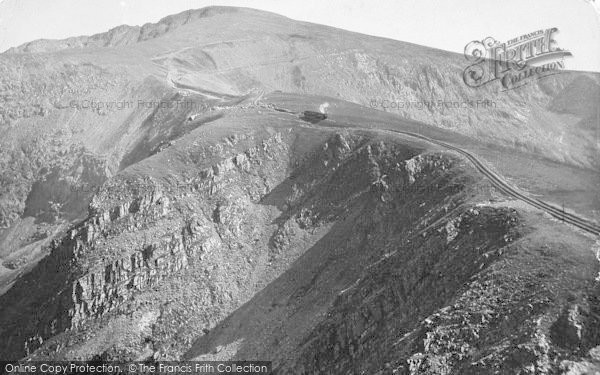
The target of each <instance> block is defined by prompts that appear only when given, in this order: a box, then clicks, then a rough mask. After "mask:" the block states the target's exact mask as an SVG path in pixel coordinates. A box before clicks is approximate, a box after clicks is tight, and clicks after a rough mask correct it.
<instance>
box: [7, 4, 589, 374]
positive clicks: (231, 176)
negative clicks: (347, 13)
mask: <svg viewBox="0 0 600 375" xmlns="http://www.w3.org/2000/svg"><path fill="white" fill-rule="evenodd" d="M224 24H226V25H229V24H231V25H233V24H235V25H237V26H236V27H237V28H223V27H222V25H224ZM290 29H293V30H294V32H293V33H290ZM206 30H210V31H211V32H208V33H206V32H205V31H206ZM213 30H216V31H218V32H216V31H215V32H214V33H213V32H212V31H213ZM240 30H242V31H240ZM242 32H243V35H242V36H243V38H242V37H240V33H242ZM190 35H193V36H194V37H193V38H192V39H190ZM198 36H199V38H200V40H201V44H196V43H197V39H196V37H198ZM190 40H193V42H190ZM190 43H193V44H192V45H190ZM115 46H128V48H127V49H119V50H118V51H120V52H122V53H116V52H115V51H116V49H114V48H113V47H115ZM66 49H69V50H68V51H66ZM36 51H54V52H48V53H45V54H43V55H42V54H40V53H38V52H36ZM90 51H94V53H93V54H90ZM96 52H97V53H96ZM67 55H68V56H69V58H68V63H66V62H65V61H66V60H65V56H67ZM90 56H91V57H90ZM42 57H43V58H42ZM14 67H23V69H21V70H15V68H14ZM462 67H463V66H462V58H461V57H460V56H459V57H457V56H455V55H453V54H450V53H445V52H440V51H432V50H429V49H425V48H421V47H418V46H413V45H407V44H402V43H395V42H391V41H385V40H381V39H377V38H372V37H367V36H356V35H354V34H352V35H350V34H347V33H346V32H343V31H340V30H333V29H331V28H326V27H317V26H314V25H308V24H303V23H297V22H294V21H291V20H289V19H286V18H284V17H278V16H273V15H271V14H267V13H263V12H258V11H250V10H243V9H237V10H233V9H229V8H209V9H207V10H201V11H194V12H186V13H183V14H181V15H177V16H173V17H168V18H166V19H164V20H162V21H160V22H159V23H158V24H156V25H146V26H144V27H142V28H128V27H121V28H117V29H114V30H112V31H110V32H109V33H106V34H102V35H97V36H92V37H82V38H75V39H71V40H67V41H58V42H34V43H31V44H29V45H27V46H24V47H21V48H18V49H15V50H13V51H11V52H10V53H6V54H2V55H0V71H1V72H2V75H1V78H0V91H1V93H0V94H1V95H0V107H1V108H2V110H1V111H0V127H2V129H3V130H5V131H6V132H5V137H3V138H2V139H0V168H1V170H2V177H3V178H2V179H0V189H1V192H2V195H1V196H0V225H1V226H2V227H3V228H5V229H6V230H7V231H9V232H10V233H9V235H6V234H5V233H0V241H5V239H6V238H9V237H10V238H15V237H19V236H20V235H21V232H19V231H18V230H17V229H20V228H16V229H15V223H19V224H22V225H23V227H27V228H25V229H23V233H25V234H27V236H29V237H28V238H30V239H33V240H34V242H33V243H31V244H30V243H27V244H24V245H23V246H20V245H19V244H17V245H15V246H12V243H11V246H12V247H11V249H12V248H15V249H17V250H16V251H13V252H15V253H18V252H19V251H24V250H23V249H25V250H28V251H29V250H31V253H32V254H35V255H36V257H33V256H32V258H35V261H31V262H30V263H26V264H22V263H21V262H19V259H21V258H15V259H10V261H7V262H2V263H3V264H6V265H8V266H10V268H11V269H10V272H13V271H14V273H12V274H11V275H12V276H14V277H12V278H11V279H10V280H8V279H1V280H2V281H6V280H8V282H6V289H2V292H4V291H5V290H6V292H5V293H3V294H2V295H0V337H2V339H1V340H0V358H3V359H23V358H26V359H31V360H36V359H82V360H89V359H98V358H102V359H106V360H129V359H135V360H141V361H145V360H152V361H165V360H176V359H183V358H186V359H187V358H192V359H235V360H240V359H257V358H260V359H264V360H271V361H273V363H274V365H275V367H276V369H277V371H278V373H307V374H313V373H333V374H335V373H373V374H392V373H396V374H449V373H461V374H462V373H464V374H479V373H502V372H505V373H521V374H529V373H531V374H534V373H536V374H553V373H558V372H559V371H563V372H567V371H571V372H572V373H576V372H577V371H580V372H581V371H587V370H589V369H594V368H595V367H597V365H598V363H599V361H600V359H599V358H600V356H599V355H598V347H599V346H600V335H599V334H598V332H600V329H599V327H600V318H599V317H600V298H599V296H600V294H599V292H598V286H597V283H596V282H595V281H594V279H595V278H596V276H597V275H598V263H597V259H596V257H595V256H596V254H594V253H593V252H592V251H590V248H591V246H592V244H591V243H592V240H591V239H589V238H587V237H585V236H584V235H582V234H579V233H577V232H575V231H573V230H572V229H571V228H569V227H568V226H566V225H565V224H563V223H558V222H553V221H550V220H548V219H547V218H546V217H543V216H541V215H540V214H539V212H537V211H532V210H529V209H527V208H523V207H522V206H519V204H518V203H517V202H512V201H507V200H505V197H503V195H502V192H499V191H495V190H494V188H493V187H492V186H491V185H489V184H488V183H486V182H485V181H483V180H482V179H481V176H480V175H479V174H478V173H477V172H476V170H475V169H473V168H472V167H471V164H469V163H468V162H467V160H463V159H461V158H460V157H459V155H457V154H454V153H453V152H449V151H442V149H441V148H436V147H437V146H433V145H430V144H429V143H427V142H424V141H423V142H421V140H417V139H413V137H408V136H406V137H405V136H400V135H397V134H396V133H394V134H391V133H390V132H386V131H385V129H388V130H389V129H390V128H389V127H388V128H383V130H382V128H378V126H380V125H381V123H382V122H387V123H388V124H391V125H392V126H397V127H398V128H399V129H402V130H407V131H419V132H421V131H423V132H428V133H427V134H428V135H431V134H435V135H442V136H444V137H447V138H451V139H452V140H458V141H457V142H463V141H461V140H464V139H467V140H469V141H473V142H474V143H470V145H471V146H472V145H473V144H477V145H479V144H481V145H485V144H486V142H490V141H493V142H494V145H501V146H504V147H509V149H510V150H515V152H520V151H532V150H535V151H536V152H539V154H540V155H543V156H545V157H549V158H552V159H554V160H559V161H564V162H567V163H571V164H574V165H578V166H580V167H583V168H588V167H592V166H594V165H595V163H597V160H596V159H595V155H596V151H597V145H595V144H593V142H594V141H593V139H594V138H593V137H592V136H590V134H592V133H593V131H594V128H593V127H592V126H590V125H593V124H594V123H595V122H594V121H596V119H594V117H593V116H595V113H596V112H594V111H593V110H590V108H591V106H593V105H595V103H597V100H596V101H594V100H584V99H585V98H579V97H577V100H574V99H573V97H575V96H576V95H574V93H577V92H580V91H582V90H584V91H586V92H587V93H589V95H590V96H591V97H596V96H597V94H600V91H598V90H597V87H600V86H598V80H597V76H594V75H588V74H575V73H573V74H564V75H557V76H555V77H553V78H548V80H547V81H545V83H541V81H540V82H537V83H536V84H532V85H529V86H527V88H524V89H523V90H522V91H518V92H517V91H511V92H510V93H508V94H499V93H498V92H495V91H494V90H493V89H492V88H490V87H487V88H484V89H482V91H477V92H475V91H473V90H472V89H469V88H466V87H463V86H461V83H460V72H461V70H462ZM266 89H269V90H274V89H277V90H282V91H287V92H292V93H295V94H290V93H271V94H265V93H264V90H266ZM382 92H385V93H389V95H390V99H391V100H396V99H397V98H404V99H403V100H417V101H418V100H425V99H428V98H431V97H436V96H440V95H443V96H444V97H446V98H450V99H452V100H458V101H461V100H464V99H465V98H469V97H471V96H473V95H475V94H477V95H478V96H480V95H481V96H485V95H490V96H491V97H493V98H494V99H497V100H498V105H497V106H496V107H494V108H491V109H490V110H489V111H487V112H486V111H474V110H473V109H467V110H465V111H461V112H452V111H437V110H436V109H435V108H433V107H428V108H426V110H423V108H421V109H419V108H405V109H406V110H405V111H403V112H401V113H399V114H400V115H401V116H402V117H404V118H405V119H403V120H402V121H400V119H401V117H397V116H387V114H385V113H383V112H381V111H375V110H373V109H370V110H369V109H368V108H365V107H362V106H359V105H357V104H363V105H365V104H366V105H370V103H371V99H373V97H375V96H377V95H379V94H381V93H382ZM298 93H300V94H318V95H327V96H328V97H327V98H322V97H320V96H319V97H315V96H309V95H299V94H298ZM332 97H337V98H340V99H347V100H350V101H352V102H354V103H355V104H352V103H348V102H344V101H342V100H339V99H333V98H332ZM38 99H39V100H38ZM376 99H377V100H380V99H381V98H376ZM86 101H87V102H86ZM92 102H93V103H95V106H94V105H91V103H92ZM109 102H111V103H112V102H114V103H113V104H112V105H111V106H109V105H108V104H106V103H109ZM126 102H127V103H129V102H133V103H134V104H133V105H131V106H130V105H129V104H127V105H126V104H125V103H126ZM98 103H104V104H105V105H102V106H99V105H98ZM379 103H381V101H379ZM522 103H528V104H522ZM163 104H166V105H163ZM325 104H327V105H325ZM376 105H377V103H376ZM553 106H554V107H553ZM319 107H320V108H321V109H323V111H325V108H326V109H327V116H325V115H322V116H316V115H311V116H306V114H307V113H309V114H310V113H313V114H314V113H316V112H314V111H315V110H317V108H319ZM553 108H554V109H556V111H554V109H553ZM384 115H385V116H384ZM406 118H408V119H412V120H415V119H416V120H426V121H428V122H432V123H435V124H436V126H437V128H436V127H433V126H430V127H428V126H425V125H424V124H422V123H417V122H415V121H409V120H406ZM542 120H543V121H542ZM542 123H543V125H544V126H541V124H542ZM571 125H576V126H574V127H573V128H577V129H578V130H577V131H573V132H568V135H565V137H564V139H563V138H561V141H560V142H559V143H560V144H559V145H558V144H557V143H556V142H557V141H556V139H558V138H557V135H558V134H563V133H564V131H565V129H566V128H567V127H569V126H571ZM440 127H441V128H445V129H451V130H452V131H453V132H448V131H443V130H440V129H439V128H440ZM357 128H360V129H357ZM569 129H570V130H572V129H571V128H569ZM457 133H461V134H462V136H459V135H457ZM419 134H421V133H419ZM464 136H468V137H471V138H468V137H464ZM444 139H446V138H444ZM464 142H465V143H468V142H467V141H464ZM575 146H576V147H575ZM473 147H474V146H473ZM477 147H479V146H477ZM481 147H484V146H481ZM485 147H487V146H485ZM490 149H491V148H490ZM71 190H72V191H73V194H68V191H71ZM88 203H89V204H88ZM25 216H26V217H25ZM42 224H43V225H42ZM41 229H44V231H42V230H41ZM27 231H28V232H27ZM7 233H8V232H7ZM41 233H44V236H42V237H40V235H39V234H41ZM46 233H49V234H46ZM23 237H24V238H25V237H26V236H25V235H23ZM13 242H15V243H16V242H18V241H16V240H14V241H13ZM0 243H5V242H0ZM21 245H22V244H21ZM28 246H30V247H28ZM36 246H37V247H36ZM32 249H33V250H32ZM0 250H1V251H0V255H2V256H5V255H6V253H8V251H5V250H4V249H0ZM17 255H18V254H17ZM36 262H37V263H36ZM7 269H8V268H7ZM0 271H2V272H5V270H4V269H0ZM6 272H8V271H6ZM0 277H4V276H3V273H0ZM2 287H3V288H4V287H5V285H2ZM590 371H591V370H590Z"/></svg>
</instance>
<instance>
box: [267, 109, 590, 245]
mask: <svg viewBox="0 0 600 375" xmlns="http://www.w3.org/2000/svg"><path fill="white" fill-rule="evenodd" d="M276 110H278V111H280V112H285V113H289V114H294V115H301V114H302V113H301V112H295V111H289V110H286V109H282V108H279V109H276ZM320 126H323V125H322V124H320ZM325 127H327V126H326V125H325ZM334 128H335V126H334ZM352 128H355V129H362V130H364V129H365V128H360V127H355V126H353V127H352ZM370 129H373V128H370ZM376 130H379V131H384V132H391V133H398V134H404V135H407V136H410V137H413V138H417V139H421V140H423V141H426V142H429V143H432V144H435V145H438V146H441V147H444V148H447V149H449V150H452V151H456V152H458V153H459V154H461V155H463V156H464V157H466V158H467V159H468V160H469V161H470V162H471V164H473V166H474V167H475V169H477V171H479V172H480V173H481V174H483V175H484V176H485V177H487V179H488V180H489V181H490V182H491V183H492V186H494V187H495V188H496V189H498V190H499V191H501V192H503V193H504V194H506V195H508V196H511V197H513V198H516V199H519V200H521V201H523V202H525V203H527V204H529V205H531V206H533V207H535V208H538V209H540V210H542V211H544V212H547V213H548V214H549V215H550V216H552V217H554V218H556V219H558V220H562V221H564V222H566V223H569V224H571V225H574V226H575V227H577V228H579V229H581V230H583V231H586V232H588V233H591V234H593V235H596V236H598V235H600V227H599V226H598V225H597V224H595V223H592V222H590V221H589V220H586V219H584V218H581V217H579V216H577V215H575V214H573V213H570V212H566V211H564V210H562V209H560V208H558V207H555V206H553V205H551V204H549V203H547V202H544V201H542V200H539V199H536V198H532V197H530V196H527V195H526V194H524V193H522V192H521V191H519V189H517V188H515V187H513V186H511V185H510V184H509V183H507V182H506V181H505V180H504V179H503V178H502V177H500V176H499V175H497V174H496V173H495V172H493V171H492V170H491V169H489V168H488V167H487V166H486V165H485V164H483V163H482V162H481V161H480V160H479V159H478V158H477V157H476V156H475V155H473V154H471V153H470V152H468V151H466V150H463V149H462V148H459V147H456V146H454V145H451V144H449V143H446V142H443V141H439V140H437V139H433V138H429V137H427V136H424V135H421V134H419V133H413V132H409V131H403V130H395V129H376Z"/></svg>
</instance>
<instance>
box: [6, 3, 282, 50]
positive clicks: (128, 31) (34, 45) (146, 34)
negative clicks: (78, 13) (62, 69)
mask: <svg viewBox="0 0 600 375" xmlns="http://www.w3.org/2000/svg"><path fill="white" fill-rule="evenodd" d="M238 13H243V14H244V15H245V16H249V15H251V14H269V15H271V16H277V17H282V16H279V15H276V14H275V13H270V12H266V11H260V10H255V9H251V8H242V7H228V6H209V7H204V8H200V9H190V10H186V11H183V12H181V13H177V14H172V15H169V16H166V17H164V18H162V19H160V20H159V21H158V22H156V23H146V24H144V25H143V26H130V25H119V26H116V27H113V28H112V29H110V30H108V31H106V32H103V33H98V34H94V35H82V36H77V37H70V38H66V39H38V40H34V41H31V42H27V43H24V44H21V45H20V46H17V47H12V48H9V49H8V50H7V51H6V52H5V53H35V52H55V51H60V50H64V49H69V48H90V47H116V46H126V45H131V44H135V43H139V42H143V41H146V40H150V39H155V38H159V37H161V36H163V35H164V34H166V33H169V32H171V31H173V30H175V29H177V28H179V27H181V26H183V25H186V24H188V23H191V22H194V21H197V20H199V19H204V18H209V17H214V16H218V15H226V14H238Z"/></svg>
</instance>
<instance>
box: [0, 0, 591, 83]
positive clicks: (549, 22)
mask: <svg viewBox="0 0 600 375" xmlns="http://www.w3.org/2000/svg"><path fill="white" fill-rule="evenodd" d="M596 1H597V0H573V1H564V0H533V1H527V2H523V1H520V0H506V1H501V2H500V1H492V0H483V1H482V0H461V1H460V2H445V1H439V0H420V1H416V0H408V1H397V0H381V1H377V2H370V1H366V0H332V1H321V0H303V1H287V0H286V1H282V0H254V1H250V0H220V1H210V0H171V1H161V0H105V1H93V0H55V1H51V2H50V1H43V0H0V51H4V50H6V49H8V48H10V47H14V46H17V45H20V44H22V43H26V42H28V41H31V40H35V39H41V38H44V39H61V38H66V37H70V36H79V35H91V34H95V33H100V32H104V31H106V30H108V29H110V28H112V27H115V26H118V25H121V24H128V25H142V24H144V23H147V22H156V21H158V20H159V19H161V18H163V17H165V16H167V15H169V14H174V13H178V12H181V11H184V10H188V9H196V8H202V7H205V6H210V5H229V6H244V7H250V8H256V9H262V10H267V11H271V12H275V13H279V14H282V15H285V16H287V17H290V18H294V19H297V20H302V21H308V22H314V23H319V24H325V25H329V26H334V27H339V28H343V29H346V30H351V31H356V32H360V33H364V34H370V35H376V36H382V37H387V38H391V39H396V40H401V41H406V42H411V43H415V44H420V45H425V46H430V47H435V48H440V49H444V50H449V51H454V52H459V53H462V51H463V50H464V47H465V45H466V44H467V43H469V42H470V41H472V40H482V39H484V38H486V37H489V36H491V37H494V38H495V39H497V40H499V41H502V42H504V41H508V40H510V39H514V38H518V37H519V36H521V35H523V34H528V33H531V32H534V31H536V30H539V29H547V28H551V27H557V28H558V29H559V33H557V34H556V35H555V39H556V41H557V44H558V46H559V47H561V48H563V49H567V50H569V51H571V52H572V53H573V57H571V58H568V59H567V60H566V62H565V65H566V68H567V69H573V70H589V71H600V16H599V13H598V8H599V6H598V3H597V2H596Z"/></svg>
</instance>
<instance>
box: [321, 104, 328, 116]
mask: <svg viewBox="0 0 600 375" xmlns="http://www.w3.org/2000/svg"><path fill="white" fill-rule="evenodd" d="M328 107H329V103H327V102H325V103H323V104H321V105H320V106H319V112H321V113H323V114H324V113H327V108H328Z"/></svg>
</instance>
